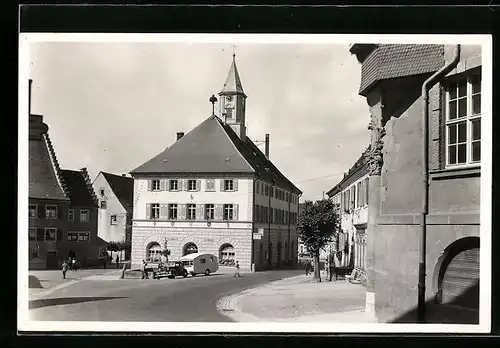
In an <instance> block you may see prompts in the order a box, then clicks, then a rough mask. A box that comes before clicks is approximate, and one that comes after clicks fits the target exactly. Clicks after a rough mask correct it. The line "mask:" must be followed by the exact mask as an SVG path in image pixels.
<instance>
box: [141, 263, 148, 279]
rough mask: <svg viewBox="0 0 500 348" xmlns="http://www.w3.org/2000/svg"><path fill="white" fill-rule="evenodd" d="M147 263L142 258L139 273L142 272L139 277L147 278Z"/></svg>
mask: <svg viewBox="0 0 500 348" xmlns="http://www.w3.org/2000/svg"><path fill="white" fill-rule="evenodd" d="M147 265H148V264H147V263H146V261H144V260H142V266H141V273H142V277H141V279H144V278H146V279H149V276H148V272H147V271H146V267H147Z"/></svg>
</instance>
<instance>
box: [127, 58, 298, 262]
mask: <svg viewBox="0 0 500 348" xmlns="http://www.w3.org/2000/svg"><path fill="white" fill-rule="evenodd" d="M246 98H247V96H246V94H245V93H244V91H243V88H242V84H241V80H240V77H239V74H238V70H237V67H236V62H235V58H234V55H233V62H232V65H231V68H230V71H229V75H228V77H227V79H226V83H225V84H224V87H223V89H222V91H221V92H220V93H219V103H220V104H219V110H220V112H221V114H220V115H218V116H217V115H215V114H213V115H211V116H210V117H208V118H207V119H205V120H204V121H203V122H202V123H201V124H199V125H198V126H197V127H195V128H194V129H193V130H191V131H190V132H188V133H187V134H185V135H184V134H183V133H178V134H177V140H176V141H175V142H174V143H173V144H172V145H171V146H170V147H168V148H167V149H165V151H163V152H162V153H160V154H159V155H157V156H155V157H154V158H152V159H151V160H149V161H147V162H146V163H144V164H143V165H141V166H139V167H138V168H136V169H135V170H133V171H132V172H131V175H132V177H133V179H134V202H133V226H132V265H133V267H135V266H138V265H139V264H140V263H141V261H142V260H143V259H145V260H147V261H148V262H150V263H155V262H158V261H159V260H160V258H161V251H162V249H163V248H164V246H165V243H166V245H167V248H168V249H169V250H170V251H171V255H170V256H169V258H170V259H178V258H180V257H181V256H183V255H186V254H189V253H193V252H206V253H211V254H214V255H216V256H217V257H218V258H219V263H220V264H221V265H228V266H230V265H233V264H234V263H235V261H236V260H237V261H239V263H240V266H241V269H243V270H253V271H255V270H263V269H271V268H283V267H293V266H294V265H295V264H296V258H297V255H296V250H297V245H298V233H297V231H296V224H297V219H298V202H299V197H300V195H301V194H302V192H301V191H300V190H299V189H298V188H297V187H296V186H295V185H294V184H293V183H291V182H290V181H289V180H288V179H287V178H286V177H285V176H284V175H283V174H282V173H281V172H280V171H279V170H278V169H277V168H276V167H275V166H274V165H273V164H272V163H271V161H269V159H268V157H266V155H264V154H263V153H262V152H261V151H260V150H259V148H258V147H257V146H256V145H255V144H254V143H253V142H252V141H251V140H250V139H249V138H248V137H247V136H246V128H245V116H246V115H245V105H246Z"/></svg>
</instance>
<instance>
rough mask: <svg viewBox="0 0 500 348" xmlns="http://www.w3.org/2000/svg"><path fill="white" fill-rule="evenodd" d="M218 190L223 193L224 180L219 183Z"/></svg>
mask: <svg viewBox="0 0 500 348" xmlns="http://www.w3.org/2000/svg"><path fill="white" fill-rule="evenodd" d="M220 190H221V191H225V187H224V180H221V181H220Z"/></svg>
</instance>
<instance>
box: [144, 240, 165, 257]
mask: <svg viewBox="0 0 500 348" xmlns="http://www.w3.org/2000/svg"><path fill="white" fill-rule="evenodd" d="M161 256H162V248H161V246H160V244H158V243H157V242H151V243H149V244H148V246H147V248H146V261H147V262H160V261H161Z"/></svg>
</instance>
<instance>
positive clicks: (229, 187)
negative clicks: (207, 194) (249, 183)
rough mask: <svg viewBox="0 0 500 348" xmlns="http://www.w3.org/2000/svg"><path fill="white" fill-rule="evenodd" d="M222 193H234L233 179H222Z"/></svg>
mask: <svg viewBox="0 0 500 348" xmlns="http://www.w3.org/2000/svg"><path fill="white" fill-rule="evenodd" d="M224 191H234V180H233V179H224Z"/></svg>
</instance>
